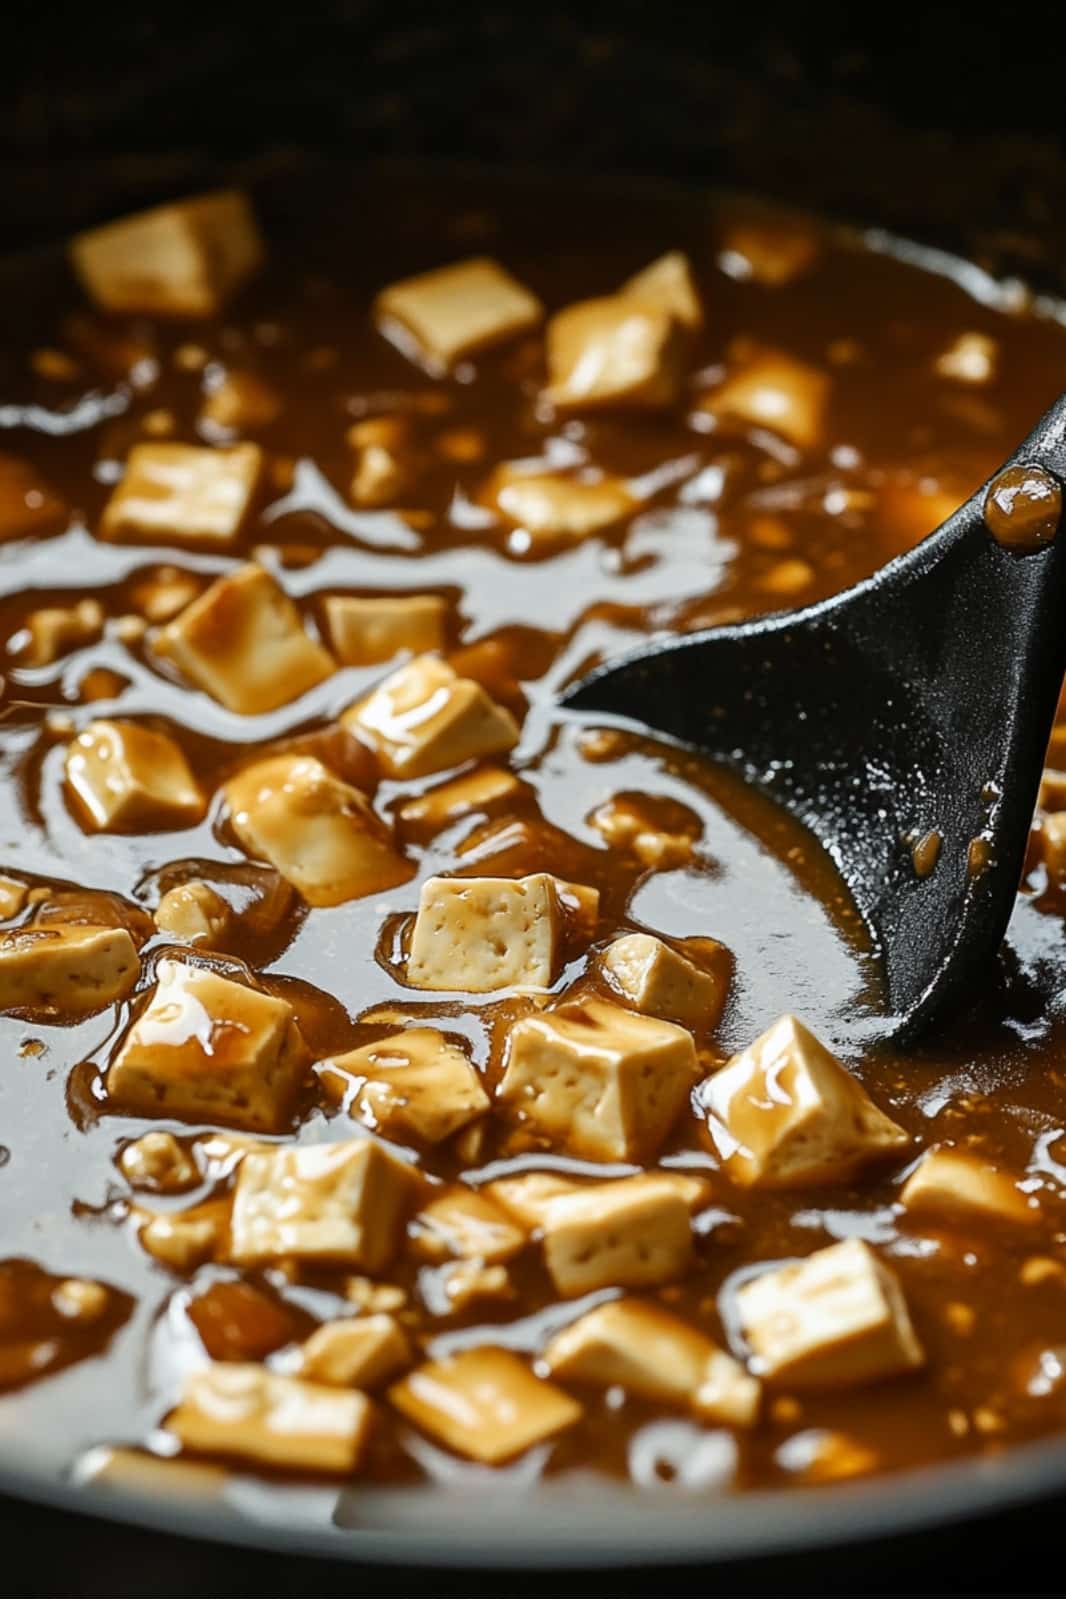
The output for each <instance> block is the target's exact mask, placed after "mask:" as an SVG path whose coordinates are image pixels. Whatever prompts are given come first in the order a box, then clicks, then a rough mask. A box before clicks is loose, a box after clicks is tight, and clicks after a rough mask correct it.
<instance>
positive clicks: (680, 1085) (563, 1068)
mask: <svg viewBox="0 0 1066 1600" xmlns="http://www.w3.org/2000/svg"><path fill="white" fill-rule="evenodd" d="M697 1073H698V1067H697V1063H696V1049H695V1046H694V1044H693V1042H692V1035H691V1034H690V1033H688V1032H686V1030H685V1029H684V1028H678V1027H675V1026H674V1025H673V1023H670V1022H661V1021H660V1020H659V1019H658V1018H652V1017H641V1016H635V1015H634V1014H633V1012H631V1011H624V1010H623V1009H622V1007H621V1006H616V1005H612V1004H611V1003H610V1002H608V1001H605V1000H595V999H591V1000H587V1001H585V1002H584V1004H581V1005H577V1004H574V1005H568V1006H564V1007H561V1008H560V1009H559V1010H557V1011H547V1012H544V1013H543V1014H542V1015H540V1016H534V1017H523V1018H522V1020H521V1021H520V1022H517V1023H516V1024H515V1025H514V1027H513V1028H512V1029H511V1034H510V1039H509V1041H508V1053H507V1070H506V1072H505V1073H504V1076H503V1078H502V1080H501V1082H500V1086H499V1089H498V1090H497V1094H498V1097H499V1100H500V1102H501V1103H502V1104H503V1105H504V1106H505V1107H506V1108H507V1110H508V1112H509V1113H510V1115H511V1116H512V1117H514V1118H515V1119H516V1120H517V1121H518V1122H519V1123H521V1124H522V1125H523V1126H525V1127H527V1128H529V1129H531V1130H532V1131H533V1132H535V1133H538V1134H542V1135H544V1137H546V1138H547V1139H549V1140H551V1141H552V1143H554V1144H558V1145H561V1146H562V1147H563V1148H564V1149H566V1150H569V1151H570V1152H571V1153H572V1154H574V1155H577V1156H584V1157H586V1158H587V1159H588V1160H590V1161H639V1162H642V1163H643V1162H648V1161H651V1160H652V1159H653V1158H654V1156H655V1155H656V1153H657V1151H658V1150H659V1147H660V1146H661V1144H662V1142H663V1140H664V1139H665V1138H666V1135H667V1134H668V1133H669V1132H670V1129H671V1128H672V1127H673V1125H674V1123H675V1122H676V1121H677V1118H678V1116H679V1115H680V1113H681V1110H682V1108H683V1106H684V1105H685V1103H686V1101H687V1100H688V1096H689V1093H690V1091H691V1089H692V1086H693V1083H694V1082H695V1079H696V1076H697Z"/></svg>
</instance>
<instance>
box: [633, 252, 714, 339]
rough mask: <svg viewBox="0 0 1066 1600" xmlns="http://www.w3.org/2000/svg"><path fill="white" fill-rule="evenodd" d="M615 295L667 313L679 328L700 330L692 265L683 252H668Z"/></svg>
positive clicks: (701, 325) (701, 312)
mask: <svg viewBox="0 0 1066 1600" xmlns="http://www.w3.org/2000/svg"><path fill="white" fill-rule="evenodd" d="M619 293H620V294H623V295H628V296H630V297H631V298H633V299H635V300H643V301H645V302H646V303H647V304H648V305H653V306H658V308H659V310H660V311H666V312H669V314H670V315H671V316H672V317H676V318H677V320H678V322H680V324H681V326H682V327H683V328H692V329H693V330H695V329H698V328H702V327H703V306H702V305H701V303H700V297H699V291H698V290H697V288H696V285H695V283H694V282H693V278H692V265H691V263H690V261H689V259H688V256H687V255H686V254H685V252H684V251H683V250H668V251H667V252H666V254H665V255H664V256H659V257H658V258H657V259H656V260H655V261H653V262H651V263H650V265H649V266H646V267H645V268H644V269H643V271H642V272H637V273H635V274H634V275H633V277H632V278H628V279H627V280H626V282H625V283H624V284H623V285H622V287H621V289H620V290H619Z"/></svg>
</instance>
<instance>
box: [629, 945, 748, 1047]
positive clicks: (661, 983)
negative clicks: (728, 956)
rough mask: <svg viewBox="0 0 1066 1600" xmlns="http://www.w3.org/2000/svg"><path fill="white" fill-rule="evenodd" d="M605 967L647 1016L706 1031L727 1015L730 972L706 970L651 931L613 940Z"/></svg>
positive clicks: (636, 1006) (634, 1005)
mask: <svg viewBox="0 0 1066 1600" xmlns="http://www.w3.org/2000/svg"><path fill="white" fill-rule="evenodd" d="M600 967H601V970H602V971H603V974H604V976H605V978H606V979H607V982H608V983H609V984H610V986H611V988H612V989H614V990H615V992H616V993H617V994H618V995H620V996H621V998H622V1000H623V1001H624V1002H625V1003H626V1004H627V1005H630V1006H632V1007H633V1008H634V1010H636V1011H640V1012H643V1013H644V1014H645V1015H647V1016H652V1017H665V1018H667V1019H668V1020H669V1021H671V1022H679V1023H681V1024H682V1025H683V1026H684V1027H686V1028H692V1029H699V1030H700V1031H701V1032H705V1031H706V1030H707V1029H709V1028H713V1027H714V1025H715V1023H716V1022H717V1021H718V1019H719V1017H720V1016H721V1015H722V1008H723V1007H724V1005H725V1001H726V994H727V993H728V990H729V975H728V972H726V971H724V970H721V969H720V970H717V971H703V970H701V969H700V968H699V967H697V966H696V965H695V964H694V963H693V962H691V961H689V960H687V959H686V957H685V956H683V955H680V954H679V953H678V951H676V950H671V948H670V946H669V945H667V944H664V943H663V941H662V940H661V939H657V938H655V936H654V935H653V934H650V933H627V934H625V935H624V936H623V937H622V938H621V939H615V941H614V943H613V944H609V945H608V946H607V948H606V950H605V951H604V952H603V955H602V956H601V957H600Z"/></svg>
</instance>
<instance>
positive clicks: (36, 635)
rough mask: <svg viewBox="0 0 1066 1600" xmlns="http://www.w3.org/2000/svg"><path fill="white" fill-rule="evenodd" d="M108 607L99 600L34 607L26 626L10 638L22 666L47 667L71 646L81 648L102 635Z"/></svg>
mask: <svg viewBox="0 0 1066 1600" xmlns="http://www.w3.org/2000/svg"><path fill="white" fill-rule="evenodd" d="M103 627H104V611H103V607H102V606H101V604H100V602H99V601H98V600H79V601H78V602H77V604H76V605H72V606H42V607H41V609H40V610H39V611H31V612H30V614H29V616H28V617H27V618H26V621H25V624H24V627H23V630H21V631H20V632H19V633H18V634H16V635H15V637H14V638H13V639H9V640H8V646H7V647H8V650H9V651H10V652H11V654H12V655H13V656H14V657H15V659H16V660H17V661H18V664H19V666H20V667H47V666H50V665H51V664H52V662H53V661H58V660H59V658H60V656H65V655H66V654H67V653H68V651H70V650H80V649H81V648H82V646H83V645H87V644H92V643H93V641H94V640H96V639H98V638H99V637H100V634H101V633H102V632H103Z"/></svg>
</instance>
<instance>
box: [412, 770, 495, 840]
mask: <svg viewBox="0 0 1066 1600" xmlns="http://www.w3.org/2000/svg"><path fill="white" fill-rule="evenodd" d="M521 787H522V785H521V783H520V782H519V780H518V779H517V778H516V777H515V775H514V773H513V772H507V771H506V770H505V769H504V768H503V767H479V768H478V769H477V771H476V772H469V773H464V774H463V776H462V777H460V778H450V779H449V780H448V782H447V783H439V784H437V785H436V787H435V788H433V789H427V790H426V792H425V794H420V795H418V797H417V798H416V799H414V800H405V801H404V803H403V805H401V807H400V809H399V811H398V813H397V816H398V818H399V821H400V823H401V824H402V825H403V829H404V831H405V832H406V833H409V834H412V835H414V836H415V837H419V836H421V837H425V838H432V837H433V835H434V834H435V833H440V831H441V830H442V829H443V828H447V827H449V826H450V825H451V823H453V822H457V821H458V820H459V818H460V817H465V816H470V815H471V814H473V813H475V812H479V811H487V810H489V808H490V807H495V806H496V805H497V804H498V803H499V802H500V801H501V800H510V799H513V798H514V797H515V796H516V795H517V794H518V793H519V792H520V790H521Z"/></svg>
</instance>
